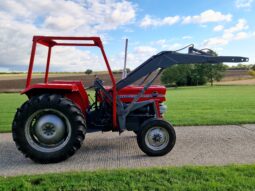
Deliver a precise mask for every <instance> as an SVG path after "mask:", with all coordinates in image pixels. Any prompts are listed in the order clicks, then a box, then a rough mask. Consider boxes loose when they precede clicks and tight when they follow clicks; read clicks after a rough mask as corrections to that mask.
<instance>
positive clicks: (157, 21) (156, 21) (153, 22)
mask: <svg viewBox="0 0 255 191" xmlns="http://www.w3.org/2000/svg"><path fill="white" fill-rule="evenodd" d="M179 20H180V16H173V17H164V18H153V17H151V16H150V15H145V17H144V18H143V19H142V21H141V22H140V27H143V28H145V27H149V26H154V27H156V26H164V25H173V24H175V23H177V22H178V21H179Z"/></svg>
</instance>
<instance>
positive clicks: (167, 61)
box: [116, 47, 249, 91]
mask: <svg viewBox="0 0 255 191" xmlns="http://www.w3.org/2000/svg"><path fill="white" fill-rule="evenodd" d="M248 61H249V59H248V58H246V57H239V56H214V55H212V54H209V53H207V52H204V51H202V50H198V49H195V48H193V47H189V52H188V53H187V54H183V53H178V52H176V51H163V52H160V53H158V54H157V55H154V56H152V57H151V58H149V59H148V60H146V61H145V62H144V63H143V64H141V65H140V66H138V67H137V68H136V69H134V70H133V71H132V72H131V73H129V74H128V76H127V77H126V78H124V79H122V80H120V81H119V82H118V83H117V85H116V88H117V91H118V90H120V89H122V88H124V87H126V86H128V85H130V84H132V83H134V82H135V81H137V80H139V79H140V78H142V77H144V76H146V75H147V74H150V73H152V72H153V71H155V70H157V69H159V68H161V69H166V68H168V67H171V66H172V65H175V64H199V63H205V64H207V63H212V64H217V63H222V62H248Z"/></svg>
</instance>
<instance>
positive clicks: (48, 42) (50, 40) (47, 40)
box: [26, 36, 117, 128]
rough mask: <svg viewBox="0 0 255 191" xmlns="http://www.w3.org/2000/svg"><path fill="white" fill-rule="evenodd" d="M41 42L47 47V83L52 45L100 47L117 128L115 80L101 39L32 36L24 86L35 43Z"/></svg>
mask: <svg viewBox="0 0 255 191" xmlns="http://www.w3.org/2000/svg"><path fill="white" fill-rule="evenodd" d="M56 40H61V41H70V40H71V41H76V40H78V41H93V43H73V42H71V43H68V42H67V43H63V42H61V43H60V42H57V41H56ZM37 43H38V44H41V45H44V46H46V47H48V56H47V63H46V69H45V77H44V83H48V76H49V67H50V58H51V50H52V47H53V46H97V47H98V48H100V50H101V53H102V55H103V58H104V61H105V64H106V67H107V70H108V72H109V75H110V78H111V81H112V97H113V105H112V107H113V126H114V127H115V128H117V120H116V119H117V116H116V112H117V109H116V97H117V90H116V81H115V78H114V76H113V74H112V70H111V67H110V65H109V62H108V59H107V56H106V54H105V51H104V47H103V44H102V41H101V39H100V38H99V37H60V36H34V37H33V45H32V50H31V56H30V62H29V69H28V74H27V82H26V88H28V87H29V86H30V83H31V78H32V72H33V65H34V58H35V52H36V45H37Z"/></svg>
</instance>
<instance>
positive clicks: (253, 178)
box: [0, 165, 255, 191]
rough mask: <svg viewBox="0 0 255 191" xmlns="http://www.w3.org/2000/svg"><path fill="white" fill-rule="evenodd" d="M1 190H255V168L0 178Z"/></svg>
mask: <svg viewBox="0 0 255 191" xmlns="http://www.w3.org/2000/svg"><path fill="white" fill-rule="evenodd" d="M0 190H19V191H22V190H207V191H210V190H231V191H235V190H243V191H244V190H255V165H241V166H225V167H174V168H172V167H168V168H164V169H163V168H149V169H133V170H110V171H102V170H100V171H95V172H77V173H63V174H45V175H36V176H19V177H7V178H4V177H0Z"/></svg>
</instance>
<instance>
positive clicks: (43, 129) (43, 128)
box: [12, 94, 86, 163]
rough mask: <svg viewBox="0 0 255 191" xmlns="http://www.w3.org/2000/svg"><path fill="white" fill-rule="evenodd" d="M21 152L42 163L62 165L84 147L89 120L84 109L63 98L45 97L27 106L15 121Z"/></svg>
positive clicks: (15, 136) (17, 141) (20, 110)
mask: <svg viewBox="0 0 255 191" xmlns="http://www.w3.org/2000/svg"><path fill="white" fill-rule="evenodd" d="M12 130H13V140H14V141H15V143H16V146H17V148H18V149H19V150H20V151H21V152H22V153H23V154H25V156H26V157H29V158H31V159H32V160H33V161H35V162H39V163H54V162H60V161H63V160H65V159H67V158H68V157H70V156H72V155H73V154H74V153H75V151H76V150H78V149H79V148H80V147H81V144H82V141H83V140H84V137H85V130H86V126H85V119H84V116H83V114H82V112H81V111H80V109H79V108H78V107H77V106H76V105H75V104H74V103H73V102H72V101H71V100H69V99H66V98H64V97H62V96H60V95H55V94H54V95H50V94H43V95H40V96H36V97H33V98H31V99H30V100H28V101H27V102H25V103H24V104H23V105H22V107H21V108H20V109H18V111H17V113H16V115H15V118H14V121H13V126H12Z"/></svg>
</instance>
